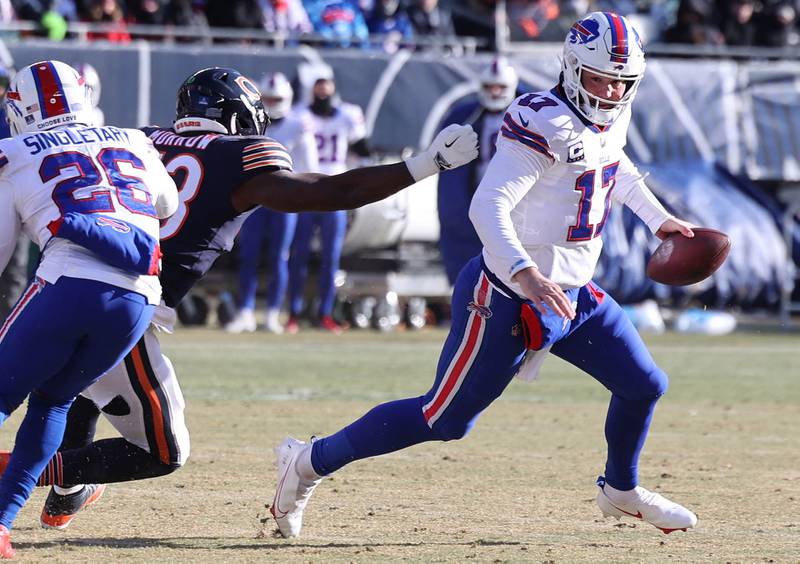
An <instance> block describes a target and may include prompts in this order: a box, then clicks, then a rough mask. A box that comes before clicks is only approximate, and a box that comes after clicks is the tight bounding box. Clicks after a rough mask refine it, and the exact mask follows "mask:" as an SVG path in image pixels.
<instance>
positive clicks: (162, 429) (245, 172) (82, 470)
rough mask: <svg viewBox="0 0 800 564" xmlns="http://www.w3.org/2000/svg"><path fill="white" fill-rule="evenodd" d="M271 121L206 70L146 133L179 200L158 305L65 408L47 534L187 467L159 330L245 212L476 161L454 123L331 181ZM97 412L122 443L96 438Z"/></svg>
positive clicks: (346, 203)
mask: <svg viewBox="0 0 800 564" xmlns="http://www.w3.org/2000/svg"><path fill="white" fill-rule="evenodd" d="M268 121H269V118H268V116H267V113H266V112H265V110H264V107H263V105H262V102H261V95H260V93H259V91H258V89H257V88H256V86H255V85H254V84H253V83H252V82H251V81H250V80H249V79H248V78H246V77H245V76H243V75H241V74H240V73H238V72H237V71H235V70H233V69H226V68H211V69H205V70H202V71H199V72H197V73H195V74H194V75H192V76H190V77H189V78H188V79H187V80H186V81H185V82H184V83H183V85H182V86H181V87H180V90H179V91H178V104H177V115H176V119H175V123H174V126H173V127H172V128H167V129H165V128H156V127H151V128H145V129H144V131H145V133H146V134H147V135H148V136H149V138H150V140H151V141H152V142H153V144H154V145H155V147H156V149H157V150H158V151H159V152H160V153H161V155H162V161H163V163H164V165H165V166H166V169H167V171H168V172H169V173H170V174H171V175H173V178H174V180H175V183H176V185H177V186H178V188H179V195H180V205H179V207H178V211H177V212H175V214H174V215H173V216H172V217H171V218H170V220H169V221H167V222H166V223H165V224H164V225H163V226H162V229H161V250H162V252H163V258H162V265H163V266H162V275H161V285H162V288H163V302H162V303H161V305H160V306H159V307H158V308H157V309H156V313H155V315H154V317H153V325H152V326H151V327H150V329H149V330H148V331H147V332H146V333H145V335H144V337H143V338H142V339H141V340H140V341H139V342H138V343H137V344H136V345H135V346H134V348H133V350H132V351H131V353H130V354H129V355H128V356H127V357H125V359H124V361H123V362H121V363H120V364H119V365H117V366H116V367H115V368H113V369H112V370H111V371H110V372H108V373H107V374H106V375H105V376H104V377H103V379H102V380H101V381H100V382H98V383H97V384H96V385H94V386H91V387H90V388H88V389H86V390H85V391H84V393H83V394H82V396H80V397H79V398H78V400H77V401H76V403H75V404H74V408H73V409H71V410H70V412H69V422H68V427H67V433H66V435H65V438H64V442H63V443H62V448H61V450H60V451H59V453H58V454H57V455H56V456H55V457H54V458H53V459H52V460H51V461H50V463H49V465H48V467H47V468H46V470H45V471H44V472H43V473H42V475H41V476H40V478H39V482H38V485H40V486H47V485H52V486H54V488H53V489H52V490H51V491H50V494H49V495H48V498H47V501H46V502H45V507H44V509H43V511H42V514H41V523H42V525H43V526H45V527H52V528H59V529H63V528H65V527H67V526H68V525H69V523H70V522H71V521H72V519H73V518H74V516H75V514H76V513H77V512H78V511H80V509H82V508H83V507H85V506H86V505H87V504H88V503H92V502H94V501H95V500H97V499H98V498H99V497H100V495H101V494H102V492H103V490H104V488H105V486H104V485H103V484H106V483H110V482H122V481H128V480H138V479H144V478H152V477H156V476H162V475H165V474H168V473H170V472H172V471H174V470H176V469H177V468H179V467H180V466H182V465H183V464H184V463H185V462H186V458H187V457H188V455H189V433H188V431H187V429H186V424H185V422H184V416H183V409H184V401H183V396H182V394H181V390H180V387H179V385H178V381H177V379H176V376H175V372H174V370H173V367H172V364H171V363H170V361H169V359H168V358H167V357H165V356H164V355H163V354H162V353H161V349H160V346H159V342H158V338H157V336H156V332H155V328H158V329H162V330H167V331H171V329H172V325H173V323H174V320H175V310H174V307H175V306H177V304H178V302H180V300H181V298H183V297H184V296H185V295H186V293H187V292H188V291H189V289H190V288H191V287H192V286H193V285H194V284H195V282H197V281H198V280H199V279H200V278H202V277H203V275H204V274H205V273H206V272H208V270H209V269H210V268H211V265H212V264H213V263H214V261H215V260H216V258H217V257H218V256H219V255H220V254H221V253H222V252H223V251H228V250H230V248H231V246H232V244H233V239H234V236H235V235H236V233H237V231H238V230H239V227H240V225H241V224H242V222H243V221H244V219H245V217H246V216H247V214H248V212H250V211H251V210H253V209H254V208H255V207H256V206H259V205H263V206H266V207H269V208H271V209H274V210H278V211H283V212H298V211H329V210H338V209H349V208H355V207H358V206H362V205H365V204H368V203H371V202H375V201H377V200H380V199H383V198H386V197H387V196H389V195H391V194H394V193H395V192H397V191H399V190H401V189H403V188H405V187H407V186H409V185H411V184H413V183H414V182H417V181H419V180H421V179H422V178H425V177H427V176H431V175H433V174H437V173H438V172H440V171H441V170H445V169H449V168H454V167H457V166H461V165H463V164H465V163H467V162H469V161H471V160H472V159H474V158H475V157H476V156H477V154H478V149H477V135H476V134H475V132H474V131H473V130H472V129H471V128H470V127H468V126H455V125H454V126H452V127H450V128H447V129H445V130H444V131H442V132H441V133H440V134H439V135H438V136H437V137H436V139H434V140H433V142H432V144H431V146H430V147H429V148H428V149H427V150H425V151H422V152H421V153H420V154H419V155H416V156H414V157H411V158H409V159H408V160H406V161H404V162H401V163H396V164H390V165H382V166H375V167H368V168H362V169H355V170H350V171H348V172H344V173H342V174H337V175H335V176H326V175H324V174H311V173H308V174H297V173H293V172H292V171H291V169H292V162H291V159H290V157H289V155H288V153H287V152H286V150H285V149H284V148H283V146H281V145H280V144H279V143H277V142H276V141H273V140H272V139H269V138H268V137H264V136H263V134H264V132H265V129H266V127H267V124H268ZM101 412H102V413H103V414H104V415H105V417H106V418H107V419H108V420H109V421H110V422H111V424H112V425H113V426H114V427H115V428H116V429H117V430H118V431H119V433H120V434H121V435H122V437H120V438H112V439H104V440H99V441H94V442H92V441H93V438H94V430H95V424H96V422H97V419H98V417H99V414H100V413H101ZM0 462H1V460H0Z"/></svg>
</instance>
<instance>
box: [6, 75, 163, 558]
mask: <svg viewBox="0 0 800 564" xmlns="http://www.w3.org/2000/svg"><path fill="white" fill-rule="evenodd" d="M7 107H8V116H9V122H10V125H11V132H12V135H13V137H11V138H10V139H5V140H3V141H0V269H4V268H5V266H6V264H7V263H8V259H9V257H10V254H11V252H12V251H13V249H14V247H15V245H16V242H17V238H18V236H19V234H20V230H22V231H24V232H25V234H26V235H27V236H28V237H29V238H30V239H31V240H32V241H33V242H34V243H36V244H37V245H38V246H39V248H40V249H41V251H42V257H41V262H40V264H39V268H38V269H37V271H36V277H35V279H34V280H33V282H32V283H31V285H30V286H29V287H28V289H27V290H26V291H25V292H24V293H23V295H22V297H21V298H20V299H19V301H18V302H17V305H16V306H15V307H14V309H13V310H12V311H11V313H10V314H9V316H8V318H7V319H6V321H5V323H4V324H3V326H2V328H0V424H1V423H2V422H3V421H5V420H6V419H7V418H8V416H9V415H10V414H11V413H12V412H13V411H14V410H15V409H16V408H17V407H19V406H20V405H21V404H22V402H23V401H24V400H25V399H26V398H28V410H27V413H26V414H25V418H24V420H23V421H22V423H21V425H20V427H19V430H18V432H17V439H16V443H15V446H14V450H13V451H12V453H11V456H10V458H9V459H8V461H7V466H6V467H5V471H4V472H3V475H2V478H0V557H2V558H11V557H12V556H13V555H14V549H13V548H12V546H11V542H10V532H9V531H10V529H11V526H12V523H13V522H14V518H15V517H16V515H17V512H18V511H19V510H20V509H21V507H22V505H23V504H24V503H25V501H26V500H27V499H28V497H29V496H30V493H31V490H32V489H33V487H34V486H35V484H36V477H37V476H39V475H40V474H41V473H42V471H43V470H44V468H45V466H46V465H47V463H48V462H49V461H50V459H51V458H52V457H53V455H54V454H55V453H56V451H57V449H58V447H59V445H60V443H61V439H62V437H63V435H64V428H65V426H66V423H67V412H68V411H69V408H70V406H71V405H72V402H73V401H74V399H75V396H77V395H78V393H80V392H81V390H83V389H84V388H86V387H87V386H89V385H90V384H92V383H93V382H94V381H95V380H97V379H98V378H100V376H102V375H103V374H104V373H105V372H106V371H107V370H109V369H110V368H112V367H113V366H114V365H115V364H116V363H117V362H119V361H120V360H121V359H122V358H123V357H124V356H125V354H127V352H128V351H129V350H130V349H131V348H132V347H133V345H134V344H135V343H136V341H137V340H138V339H139V338H140V337H141V336H142V335H143V334H144V332H145V329H146V328H147V326H148V324H149V323H150V319H151V317H152V316H153V312H154V310H155V306H156V304H158V302H159V300H160V299H161V285H160V284H159V280H158V271H159V263H160V256H161V252H160V250H159V244H158V236H159V220H160V219H165V218H167V217H169V216H170V215H172V214H173V213H174V212H175V210H176V209H177V207H178V191H177V189H176V188H175V183H174V182H173V180H172V178H171V177H170V176H169V174H167V171H166V169H165V168H164V165H162V164H161V161H160V160H159V157H158V153H157V152H156V151H155V149H154V147H153V144H152V143H151V142H150V141H149V140H148V139H147V137H146V136H145V135H144V133H142V132H141V131H138V130H133V129H120V128H116V127H96V126H95V125H94V123H93V121H92V120H93V113H92V111H91V109H92V106H91V102H90V100H89V93H88V90H87V88H86V86H85V84H84V81H83V79H81V77H80V76H79V74H78V72H77V71H76V70H75V69H74V68H72V67H70V66H69V65H66V64H64V63H62V62H59V61H42V62H39V63H34V64H33V65H31V66H29V67H26V68H24V69H22V70H21V71H19V72H18V73H17V74H16V75H15V76H14V78H13V79H12V81H11V84H10V85H9V89H8V93H7Z"/></svg>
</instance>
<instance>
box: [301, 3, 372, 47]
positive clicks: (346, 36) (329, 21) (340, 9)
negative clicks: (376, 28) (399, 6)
mask: <svg viewBox="0 0 800 564" xmlns="http://www.w3.org/2000/svg"><path fill="white" fill-rule="evenodd" d="M303 5H304V6H305V8H306V11H307V12H308V17H309V19H310V20H311V24H312V25H313V26H314V31H316V32H317V33H319V34H320V35H322V36H324V37H325V38H327V39H330V40H331V44H333V45H338V46H341V47H349V46H350V45H352V44H353V43H363V44H365V45H366V43H367V41H368V40H369V30H368V29H367V24H366V22H365V21H364V14H363V13H362V12H361V8H359V6H358V4H357V3H356V2H354V1H351V0H305V1H304V2H303Z"/></svg>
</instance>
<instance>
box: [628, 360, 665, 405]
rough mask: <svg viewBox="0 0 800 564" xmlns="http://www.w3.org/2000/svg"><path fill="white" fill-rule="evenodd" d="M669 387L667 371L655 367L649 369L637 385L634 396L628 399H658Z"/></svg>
mask: <svg viewBox="0 0 800 564" xmlns="http://www.w3.org/2000/svg"><path fill="white" fill-rule="evenodd" d="M667 388H669V377H668V376H667V373H666V372H664V371H663V370H661V369H660V368H656V369H654V370H652V371H650V372H649V373H648V374H647V376H646V377H645V378H643V379H642V381H641V383H640V385H639V386H637V388H636V391H635V395H636V397H633V398H629V399H658V398H660V397H661V396H663V395H664V394H665V393H667Z"/></svg>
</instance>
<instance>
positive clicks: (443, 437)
mask: <svg viewBox="0 0 800 564" xmlns="http://www.w3.org/2000/svg"><path fill="white" fill-rule="evenodd" d="M474 424H475V423H474V420H471V421H463V420H460V421H459V420H445V421H441V422H437V423H436V424H435V425H434V426H433V428H432V431H433V432H434V434H435V435H436V438H437V439H439V440H440V441H457V440H459V439H463V438H464V437H466V436H467V435H468V434H469V432H470V431H471V430H472V427H473V426H474Z"/></svg>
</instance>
